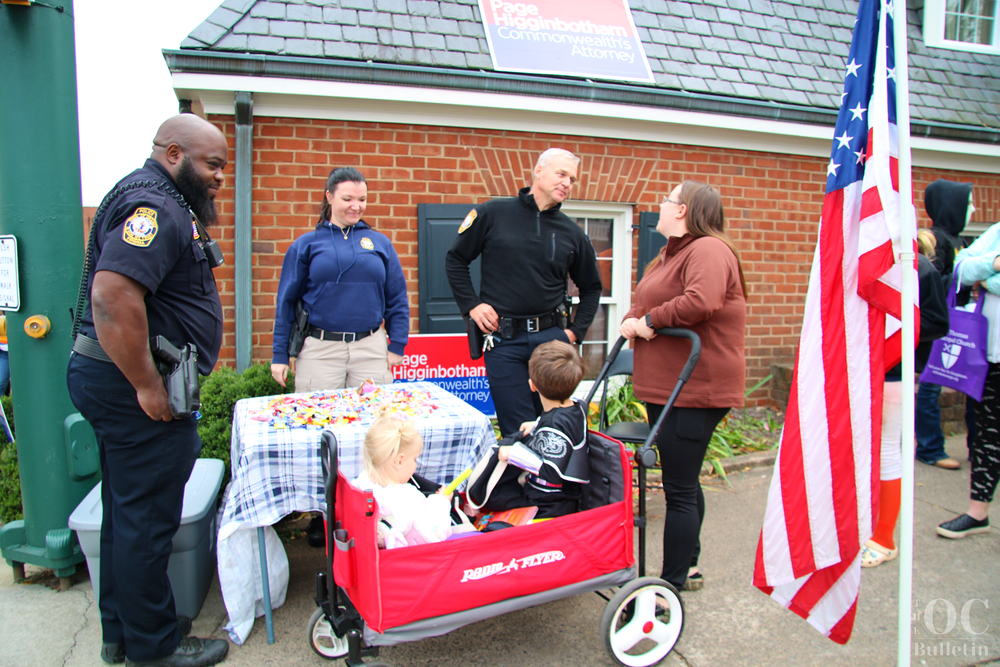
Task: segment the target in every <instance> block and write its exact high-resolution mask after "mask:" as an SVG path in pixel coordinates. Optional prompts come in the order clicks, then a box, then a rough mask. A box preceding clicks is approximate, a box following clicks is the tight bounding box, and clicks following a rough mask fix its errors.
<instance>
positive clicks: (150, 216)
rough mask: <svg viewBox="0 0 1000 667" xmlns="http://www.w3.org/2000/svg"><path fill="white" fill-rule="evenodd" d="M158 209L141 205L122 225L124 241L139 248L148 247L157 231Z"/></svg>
mask: <svg viewBox="0 0 1000 667" xmlns="http://www.w3.org/2000/svg"><path fill="white" fill-rule="evenodd" d="M157 229H158V227H157V224H156V211H154V210H153V209H151V208H144V207H139V208H137V209H136V210H135V213H133V214H132V215H131V216H129V218H128V220H126V221H125V224H124V225H122V241H124V242H125V243H127V244H129V245H134V246H135V247H137V248H146V247H148V246H149V244H150V243H152V242H153V239H155V238H156V232H157Z"/></svg>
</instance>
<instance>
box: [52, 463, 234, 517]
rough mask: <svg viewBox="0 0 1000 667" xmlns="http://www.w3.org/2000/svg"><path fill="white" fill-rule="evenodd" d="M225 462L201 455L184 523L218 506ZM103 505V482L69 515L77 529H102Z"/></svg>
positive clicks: (187, 491) (193, 474) (190, 486)
mask: <svg viewBox="0 0 1000 667" xmlns="http://www.w3.org/2000/svg"><path fill="white" fill-rule="evenodd" d="M224 470H225V464H224V463H223V462H222V461H220V460H219V459H198V460H196V461H195V462H194V469H193V470H192V471H191V476H190V477H189V478H188V481H187V484H185V485H184V508H183V509H182V510H181V525H182V526H183V525H184V524H187V523H195V522H197V521H200V520H201V519H202V518H204V516H205V515H206V514H208V513H209V512H210V511H211V510H212V509H213V508H214V506H215V496H216V495H217V494H218V493H219V487H220V486H221V485H222V473H223V471H224ZM101 510H102V508H101V483H100V482H98V483H97V485H96V486H95V487H94V488H93V489H91V490H90V493H88V494H87V497H86V498H84V499H83V500H82V501H81V502H80V504H79V505H77V508H76V509H75V510H73V513H72V514H70V516H69V527H70V528H72V529H73V530H100V529H101V521H102V518H103V513H102V511H101Z"/></svg>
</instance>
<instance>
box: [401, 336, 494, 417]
mask: <svg viewBox="0 0 1000 667" xmlns="http://www.w3.org/2000/svg"><path fill="white" fill-rule="evenodd" d="M392 375H393V381H394V382H420V381H423V382H433V383H434V384H436V385H438V386H439V387H442V388H444V389H447V390H448V391H450V392H451V393H453V394H455V395H456V396H458V397H459V398H460V399H462V400H463V401H465V402H466V403H468V404H469V405H471V406H472V407H474V408H476V409H477V410H479V411H480V412H482V413H483V414H484V415H486V416H487V417H495V416H496V409H495V408H494V407H493V397H492V396H491V395H490V383H489V381H488V380H487V379H486V365H485V364H484V363H483V359H482V357H480V358H479V359H477V360H476V361H472V360H471V359H469V343H468V339H467V338H466V336H465V334H411V335H410V340H409V342H407V343H406V355H405V356H404V357H403V363H401V364H399V365H398V366H395V367H393V369H392Z"/></svg>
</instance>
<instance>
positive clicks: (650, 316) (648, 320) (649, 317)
mask: <svg viewBox="0 0 1000 667" xmlns="http://www.w3.org/2000/svg"><path fill="white" fill-rule="evenodd" d="M646 326H647V327H649V328H650V329H654V330H655V329H656V327H654V326H653V313H646Z"/></svg>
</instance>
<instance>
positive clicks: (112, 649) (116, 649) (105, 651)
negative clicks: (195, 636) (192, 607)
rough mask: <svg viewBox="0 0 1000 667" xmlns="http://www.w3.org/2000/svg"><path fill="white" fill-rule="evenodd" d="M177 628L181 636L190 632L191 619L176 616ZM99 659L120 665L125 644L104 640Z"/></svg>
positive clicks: (123, 655) (123, 660)
mask: <svg viewBox="0 0 1000 667" xmlns="http://www.w3.org/2000/svg"><path fill="white" fill-rule="evenodd" d="M177 629H178V630H180V632H181V637H187V636H188V635H189V634H191V619H190V618H189V617H187V616H180V615H178V616H177ZM101 660H103V661H104V662H106V663H108V664H109V665H120V664H122V663H123V662H125V645H124V644H111V643H107V642H105V643H104V644H103V645H102V646H101Z"/></svg>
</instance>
